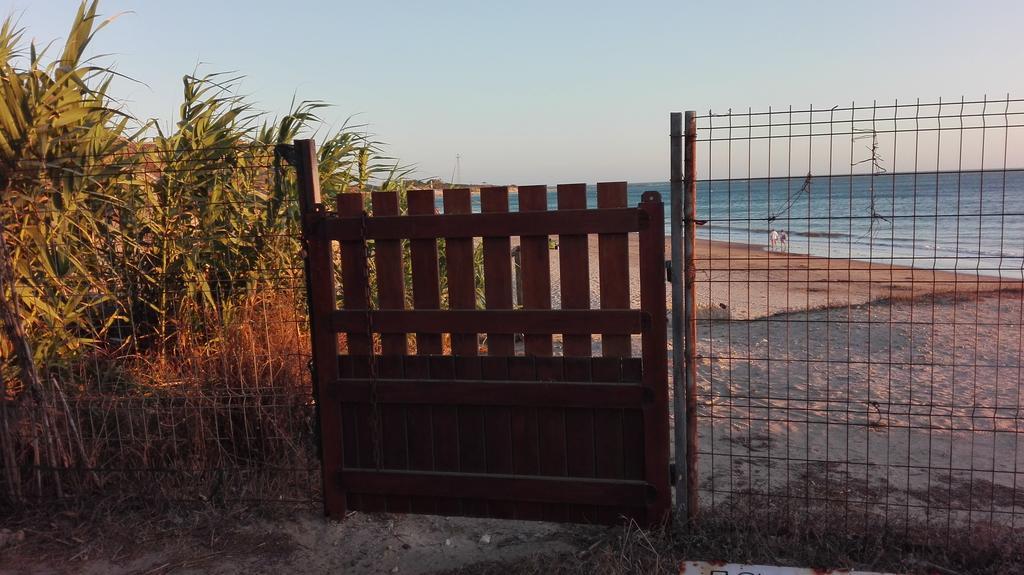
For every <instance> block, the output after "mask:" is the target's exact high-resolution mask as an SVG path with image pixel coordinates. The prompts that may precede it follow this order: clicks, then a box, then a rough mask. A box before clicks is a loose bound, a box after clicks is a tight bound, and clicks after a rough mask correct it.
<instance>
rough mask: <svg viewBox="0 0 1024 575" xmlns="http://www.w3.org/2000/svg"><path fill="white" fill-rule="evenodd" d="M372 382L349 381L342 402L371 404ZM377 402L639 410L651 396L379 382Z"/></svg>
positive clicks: (554, 387)
mask: <svg viewBox="0 0 1024 575" xmlns="http://www.w3.org/2000/svg"><path fill="white" fill-rule="evenodd" d="M372 381H373V380H370V379H344V380H341V383H340V384H339V386H338V391H337V394H338V397H340V398H341V400H342V401H345V402H351V403H362V402H367V401H370V387H371V382H372ZM376 381H377V397H378V401H380V402H382V403H401V404H409V405H434V404H438V403H444V404H449V405H493V406H524V407H533V406H538V405H545V406H551V407H575V408H583V407H586V408H592V407H621V406H636V407H639V406H640V404H641V403H642V402H643V401H644V399H645V398H646V397H647V393H648V392H647V391H645V389H644V388H643V387H642V386H640V385H638V384H635V383H614V384H612V383H569V382H539V381H514V380H507V379H503V380H493V381H484V380H468V381H463V380H454V381H444V380H435V379H424V380H422V381H412V380H405V379H391V378H378V379H377V380H376Z"/></svg>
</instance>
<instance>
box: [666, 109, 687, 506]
mask: <svg viewBox="0 0 1024 575" xmlns="http://www.w3.org/2000/svg"><path fill="white" fill-rule="evenodd" d="M669 144H670V158H669V159H670V166H671V167H670V170H671V171H670V174H669V186H670V190H671V191H670V195H671V198H670V215H671V217H670V218H669V221H670V222H671V224H670V226H671V227H670V236H669V237H671V240H672V263H671V268H669V271H670V273H669V280H670V281H671V282H672V322H671V325H672V416H673V419H674V421H675V425H674V426H673V429H672V441H673V446H674V448H675V465H676V469H675V471H676V473H675V490H676V505H675V508H676V513H677V515H678V516H679V517H685V516H686V497H685V495H684V494H685V493H686V431H685V430H686V404H685V398H686V394H685V392H684V386H685V376H684V375H683V363H684V360H683V345H684V343H683V284H682V282H681V281H680V280H681V279H682V275H681V272H682V270H683V253H682V245H683V115H682V113H680V112H672V113H671V114H670V115H669Z"/></svg>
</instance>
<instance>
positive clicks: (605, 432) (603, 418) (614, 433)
mask: <svg viewBox="0 0 1024 575" xmlns="http://www.w3.org/2000/svg"><path fill="white" fill-rule="evenodd" d="M590 369H591V375H592V376H593V379H594V381H595V382H607V383H612V382H618V381H620V380H621V379H622V362H621V361H620V360H619V358H615V357H595V358H593V359H592V360H591V364H590ZM622 441H623V434H622V409H616V408H611V409H609V408H602V409H595V410H594V445H595V448H596V451H595V461H594V472H595V475H596V476H597V477H603V478H612V479H621V478H622V477H623V473H624V469H625V464H624V461H625V456H624V454H623V449H624V446H623V443H622Z"/></svg>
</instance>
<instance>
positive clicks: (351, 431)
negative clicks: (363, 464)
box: [332, 355, 362, 509]
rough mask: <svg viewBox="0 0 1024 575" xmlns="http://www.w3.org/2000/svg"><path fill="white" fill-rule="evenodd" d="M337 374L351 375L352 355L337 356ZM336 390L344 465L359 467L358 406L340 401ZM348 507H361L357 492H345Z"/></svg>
mask: <svg viewBox="0 0 1024 575" xmlns="http://www.w3.org/2000/svg"><path fill="white" fill-rule="evenodd" d="M338 376H339V377H340V378H342V379H344V378H351V377H352V356H350V355H341V356H338ZM336 391H337V390H335V391H334V392H332V402H336V403H340V404H341V424H342V442H343V443H342V444H343V445H344V446H345V452H344V454H343V457H344V465H345V467H346V468H348V469H355V468H357V467H359V406H358V405H355V404H345V403H341V400H340V398H338V397H337V393H336ZM347 499H348V505H349V508H350V509H362V502H361V501H360V495H359V494H358V493H348V494H347Z"/></svg>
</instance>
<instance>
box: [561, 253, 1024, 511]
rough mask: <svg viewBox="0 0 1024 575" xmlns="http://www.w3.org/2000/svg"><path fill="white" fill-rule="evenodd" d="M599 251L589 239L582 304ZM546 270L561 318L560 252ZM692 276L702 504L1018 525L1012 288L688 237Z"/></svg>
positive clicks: (595, 281)
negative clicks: (772, 503) (812, 504)
mask: <svg viewBox="0 0 1024 575" xmlns="http://www.w3.org/2000/svg"><path fill="white" fill-rule="evenodd" d="M635 253H636V237H635V236H634V237H632V238H631V250H630V254H631V257H632V256H633V255H634V254H635ZM597 256H598V248H597V242H596V239H592V240H591V245H590V258H591V267H590V273H591V285H592V286H593V287H592V296H591V299H592V306H593V307H598V305H599V304H598V302H599V294H600V287H599V285H600V284H599V278H598V269H597ZM668 257H669V250H668V248H667V247H666V258H668ZM630 263H631V268H632V270H631V271H632V273H631V274H630V276H631V288H630V294H631V299H632V302H633V306H634V307H639V273H638V269H637V263H636V261H635V259H634V260H633V261H631V262H630ZM551 268H552V285H553V296H552V297H553V307H556V308H557V307H558V302H559V298H558V288H557V286H558V251H557V250H553V251H552V252H551ZM697 270H698V272H697V292H698V295H697V301H698V308H699V314H698V318H699V319H698V346H697V347H698V349H697V351H698V356H699V362H700V363H699V367H698V387H699V397H698V403H699V408H698V415H699V445H700V447H699V451H700V453H701V455H700V463H699V468H700V477H701V488H702V491H701V494H702V500H703V501H704V505H705V506H710V505H720V504H723V503H729V502H733V503H738V502H739V501H741V500H744V501H747V502H748V503H747V504H749V498H748V499H744V496H747V495H749V494H751V493H754V494H763V493H768V492H771V493H775V494H782V495H788V496H792V497H794V498H796V499H794V500H793V501H797V502H798V504H806V503H807V502H808V501H821V502H829V501H831V502H843V505H844V506H847V504H848V503H849V502H853V503H854V504H855V505H856V506H859V507H860V508H862V509H864V510H866V511H871V512H874V513H881V514H884V515H885V516H886V517H887V518H890V519H891V520H893V521H900V520H906V521H909V520H910V519H911V518H912V517H913V518H914V519H920V518H921V517H926V518H927V519H928V520H929V521H936V522H938V523H940V524H944V523H945V522H946V521H954V520H970V521H976V520H978V519H985V520H997V521H998V520H1006V521H1013V520H1014V515H1015V514H1016V515H1017V516H1018V517H1017V519H1016V520H1017V522H1018V523H1019V522H1020V519H1019V516H1020V514H1022V513H1024V393H1022V391H1021V381H1022V361H1021V360H1022V334H1024V326H1022V324H1024V308H1022V300H1024V292H1022V291H1021V290H1022V287H1024V286H1022V284H1021V282H1019V281H1008V280H1001V279H1000V278H996V277H983V276H975V275H968V274H957V273H951V272H947V271H933V270H926V269H911V268H905V267H899V266H887V265H883V264H871V263H866V262H860V261H853V260H846V259H836V258H831V259H830V258H820V257H811V256H806V255H799V254H787V253H779V252H768V251H766V250H765V249H763V248H761V247H758V246H750V245H745V244H730V243H725V242H715V241H698V243H697ZM670 297H671V295H670V293H669V294H667V299H670ZM669 304H670V301H669ZM639 343H640V342H639V338H634V354H635V355H639ZM556 347H557V342H556ZM556 353H558V351H557V349H556ZM594 353H595V354H599V353H600V342H599V341H597V340H596V339H595V343H594Z"/></svg>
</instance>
